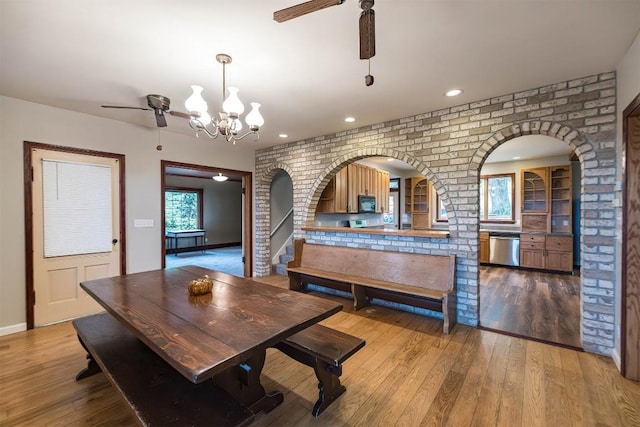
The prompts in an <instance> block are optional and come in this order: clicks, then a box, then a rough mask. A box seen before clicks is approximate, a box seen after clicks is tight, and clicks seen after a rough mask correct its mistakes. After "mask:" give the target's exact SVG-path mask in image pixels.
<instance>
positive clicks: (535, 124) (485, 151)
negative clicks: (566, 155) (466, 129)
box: [470, 121, 593, 341]
mask: <svg viewBox="0 0 640 427" xmlns="http://www.w3.org/2000/svg"><path fill="white" fill-rule="evenodd" d="M526 135H545V136H549V137H552V138H555V139H557V140H558V141H559V142H563V143H566V144H567V145H568V146H569V147H570V148H571V149H572V151H573V152H574V153H575V155H576V157H577V158H578V160H579V162H580V166H581V179H580V183H581V184H580V186H581V189H580V194H581V198H582V195H583V192H584V190H583V189H584V183H583V179H582V177H583V176H584V169H585V161H584V160H585V155H586V153H589V152H591V151H592V150H593V147H592V146H591V144H590V143H588V142H587V139H586V138H585V137H584V136H583V135H582V134H581V133H580V132H579V131H577V130H575V129H572V128H570V127H569V126H564V125H561V124H558V123H553V122H549V121H532V122H524V123H518V124H516V125H513V126H510V127H508V128H505V129H502V130H500V131H498V132H496V133H494V134H493V135H492V136H491V137H490V138H488V139H487V140H486V141H485V142H484V143H483V144H482V145H481V146H480V147H479V148H478V150H477V152H476V154H475V155H474V156H473V157H472V161H471V164H470V169H471V170H474V171H476V172H477V174H478V178H479V177H480V171H481V169H482V166H483V165H484V163H485V161H486V160H487V158H488V157H489V155H490V154H491V153H492V152H493V151H494V150H495V149H496V148H498V147H499V146H501V145H502V144H504V143H506V142H508V141H511V140H513V139H515V138H518V137H521V136H526ZM592 154H593V153H592ZM587 157H588V156H587ZM586 167H588V165H587V166H586ZM581 210H582V211H583V212H582V216H583V215H584V206H583V205H582V206H581ZM479 224H480V223H479V221H478V230H479V228H480V227H479ZM580 238H581V239H580V240H581V242H582V241H583V238H584V229H583V227H580ZM478 251H479V248H478ZM580 256H581V257H582V256H584V254H583V253H582V252H581V255H580ZM581 264H582V263H581ZM583 280H584V275H583V274H581V276H580V281H581V286H580V289H581V290H583V289H584V286H583V285H582V281H583ZM477 283H478V286H480V277H479V269H478V280H477ZM475 298H476V301H477V307H478V313H477V316H478V320H479V319H480V310H481V307H480V305H481V301H480V292H479V289H476V295H475ZM580 299H581V300H582V299H583V295H582V294H581V295H580ZM580 317H581V334H580V335H581V337H580V339H581V341H582V325H583V322H584V319H585V316H584V311H583V310H582V311H581V313H580Z"/></svg>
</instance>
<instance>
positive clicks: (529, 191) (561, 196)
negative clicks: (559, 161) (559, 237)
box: [521, 165, 572, 233]
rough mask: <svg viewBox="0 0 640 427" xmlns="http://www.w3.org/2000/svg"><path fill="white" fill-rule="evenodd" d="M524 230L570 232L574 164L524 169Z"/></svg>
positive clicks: (522, 219)
mask: <svg viewBox="0 0 640 427" xmlns="http://www.w3.org/2000/svg"><path fill="white" fill-rule="evenodd" d="M521 175H522V199H521V203H522V206H521V214H522V218H521V221H522V231H535V232H545V233H571V231H572V206H571V205H572V191H571V182H572V181H571V165H562V166H549V167H544V168H536V169H523V170H522V171H521Z"/></svg>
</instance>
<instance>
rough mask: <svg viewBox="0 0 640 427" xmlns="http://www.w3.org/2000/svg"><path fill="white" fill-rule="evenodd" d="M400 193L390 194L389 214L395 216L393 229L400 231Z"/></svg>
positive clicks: (393, 192)
mask: <svg viewBox="0 0 640 427" xmlns="http://www.w3.org/2000/svg"><path fill="white" fill-rule="evenodd" d="M398 200H399V199H398V192H397V191H392V192H390V193H389V205H388V206H389V214H390V215H392V216H393V227H394V228H396V229H400V203H399V201H398Z"/></svg>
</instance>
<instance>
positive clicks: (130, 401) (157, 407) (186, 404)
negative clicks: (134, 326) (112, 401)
mask: <svg viewBox="0 0 640 427" xmlns="http://www.w3.org/2000/svg"><path fill="white" fill-rule="evenodd" d="M72 323H73V327H74V328H75V329H76V331H77V333H78V338H79V339H80V343H81V344H82V346H83V347H84V348H85V350H87V353H88V354H87V361H88V367H87V368H86V369H84V370H83V371H81V372H80V373H79V374H78V375H77V377H76V380H81V379H83V378H86V377H88V376H90V375H93V374H95V373H98V372H100V371H102V372H104V374H105V376H106V377H107V379H108V380H109V382H110V383H111V384H112V385H113V387H114V389H116V390H117V391H118V392H119V393H120V395H121V396H122V397H123V399H124V400H125V402H126V403H127V405H128V406H129V408H131V410H132V412H133V415H134V416H135V418H136V419H137V421H138V422H139V423H140V424H141V425H143V426H204V425H215V426H237V425H240V426H243V425H248V424H250V423H251V422H252V421H253V419H254V414H253V412H252V411H251V410H250V409H249V408H247V407H245V406H243V405H241V404H240V403H239V402H237V401H236V400H234V399H233V398H232V397H231V396H229V395H228V394H227V393H226V392H225V391H224V390H222V389H220V388H218V387H216V386H215V384H214V383H213V380H207V381H204V382H202V383H200V384H194V383H192V382H190V381H189V380H187V379H186V378H185V377H183V376H182V375H181V374H180V373H179V372H178V371H176V370H175V369H174V368H172V367H171V366H170V365H169V364H168V363H166V362H165V361H164V360H162V359H161V358H160V357H159V356H158V355H157V354H155V353H154V352H153V351H152V350H150V349H149V348H148V347H147V346H146V345H145V344H143V343H142V342H141V341H140V340H139V339H138V338H137V337H136V336H135V335H133V333H131V332H129V330H128V329H126V328H125V327H124V326H123V325H122V324H121V323H120V322H118V321H117V320H116V319H115V318H114V317H113V316H111V315H110V314H108V313H102V314H96V315H93V316H88V317H83V318H79V319H75V320H74V321H73V322H72Z"/></svg>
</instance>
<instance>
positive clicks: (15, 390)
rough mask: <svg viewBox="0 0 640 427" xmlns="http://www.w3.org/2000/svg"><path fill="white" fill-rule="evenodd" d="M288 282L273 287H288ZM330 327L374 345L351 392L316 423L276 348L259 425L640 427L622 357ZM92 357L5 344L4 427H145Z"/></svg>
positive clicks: (357, 326) (0, 401) (518, 342)
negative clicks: (271, 395) (87, 370)
mask: <svg viewBox="0 0 640 427" xmlns="http://www.w3.org/2000/svg"><path fill="white" fill-rule="evenodd" d="M286 280H287V279H286V277H282V276H278V277H274V276H272V277H270V278H265V280H264V281H265V282H267V283H270V284H273V285H276V286H283V287H286V286H287V284H286V283H287V282H286ZM318 295H321V296H323V297H325V298H335V299H336V300H339V301H341V302H343V303H344V306H345V310H344V311H342V312H340V313H338V314H336V315H334V316H332V317H331V318H329V319H327V320H326V321H324V322H323V323H324V324H326V325H327V326H330V327H333V328H336V329H339V330H341V331H344V332H347V333H350V334H353V335H357V336H360V337H362V338H364V339H366V341H367V344H366V346H365V347H364V348H363V349H362V350H360V351H359V352H357V353H356V354H355V355H354V356H353V357H351V358H350V359H349V360H347V362H346V363H345V365H344V373H343V376H342V381H343V383H344V384H345V386H346V387H347V391H346V393H345V394H343V395H342V396H341V397H340V398H339V399H338V400H337V401H335V402H334V403H333V404H332V405H331V406H330V407H329V409H328V410H327V411H326V412H324V413H323V414H321V415H320V417H319V418H317V419H314V418H313V417H312V416H311V408H312V406H313V403H314V402H315V400H316V399H317V394H318V389H317V383H316V380H315V375H314V374H313V371H312V369H311V368H308V367H306V366H304V365H302V364H299V363H297V362H295V361H293V360H292V359H289V358H288V357H287V356H285V355H283V354H281V353H280V352H278V351H276V350H269V352H268V354H267V361H266V364H265V369H264V371H263V377H262V381H263V383H264V385H265V387H266V388H267V390H273V389H279V390H281V391H282V392H283V393H284V403H283V404H282V405H280V406H279V407H278V408H276V409H275V410H274V411H273V412H271V413H269V414H259V415H258V416H257V417H256V421H255V422H254V424H253V425H255V426H278V427H281V426H307V425H315V426H366V427H373V426H403V427H404V426H418V425H448V426H456V427H458V426H509V427H511V426H526V427H530V426H569V425H574V426H596V425H597V426H636V425H640V384H639V383H637V382H632V381H629V380H626V379H625V378H623V377H622V376H621V375H620V374H619V373H618V372H617V370H616V368H615V366H614V364H613V362H612V361H611V359H609V358H606V357H602V356H597V355H593V354H589V353H583V352H577V351H574V350H570V349H566V348H561V347H557V346H550V345H547V344H542V343H539V342H535V341H527V340H523V339H520V338H514V337H511V336H507V335H501V334H496V333H493V332H490V331H483V330H480V329H475V328H471V327H467V326H464V325H457V326H456V327H455V328H454V329H453V332H452V333H451V334H449V335H444V334H442V321H441V320H437V319H430V318H426V317H422V316H418V315H415V314H410V313H405V312H401V311H397V310H392V309H388V308H384V307H376V306H372V307H368V308H366V309H362V310H360V311H358V312H353V311H352V310H351V309H350V306H351V304H350V301H348V300H346V299H343V298H339V297H333V296H327V295H323V294H318ZM84 367H85V352H84V350H83V349H82V347H81V346H80V344H79V343H78V341H77V339H76V336H75V333H74V329H73V327H72V326H71V325H70V323H69V322H65V323H61V324H57V325H52V326H47V327H44V328H41V329H36V330H31V331H27V332H21V333H16V334H12V335H8V336H4V337H0V425H2V426H58V425H64V426H88V425H91V426H115V425H127V426H128V425H135V423H134V421H133V418H132V417H131V416H130V414H129V413H128V409H127V407H126V406H125V405H124V404H123V403H122V402H121V400H120V398H119V396H118V395H117V393H116V392H115V391H114V389H113V388H112V387H111V385H110V384H109V383H108V382H107V380H106V379H105V377H104V375H103V374H97V375H95V376H93V377H90V378H87V379H84V380H81V381H79V382H76V381H75V380H74V377H75V374H76V373H77V372H78V371H80V370H81V369H82V368H84Z"/></svg>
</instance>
